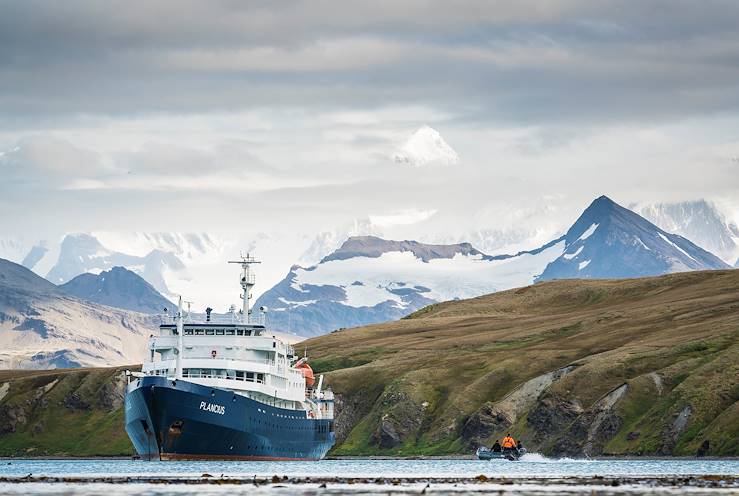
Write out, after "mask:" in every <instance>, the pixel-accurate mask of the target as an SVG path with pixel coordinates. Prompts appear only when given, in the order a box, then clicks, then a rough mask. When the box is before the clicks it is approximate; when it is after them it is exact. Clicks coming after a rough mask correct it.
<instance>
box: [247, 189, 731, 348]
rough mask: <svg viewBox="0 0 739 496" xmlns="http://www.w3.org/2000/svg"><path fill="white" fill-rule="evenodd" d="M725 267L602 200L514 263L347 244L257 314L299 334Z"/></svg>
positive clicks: (359, 240) (359, 241)
mask: <svg viewBox="0 0 739 496" xmlns="http://www.w3.org/2000/svg"><path fill="white" fill-rule="evenodd" d="M727 267H728V266H727V265H726V264H725V263H724V262H722V261H721V260H720V259H718V258H717V257H715V256H714V255H712V254H710V253H708V252H706V251H705V250H703V249H701V248H699V247H697V246H695V245H694V244H693V243H691V242H690V241H688V240H686V239H684V238H682V237H680V236H677V235H674V234H669V233H667V232H665V231H663V230H661V229H659V228H658V227H656V226H655V225H653V224H651V223H650V222H648V221H647V220H645V219H643V218H641V217H639V216H638V215H637V214H635V213H634V212H631V211H630V210H627V209H625V208H623V207H621V206H619V205H618V204H616V203H615V202H613V201H612V200H610V199H609V198H607V197H605V196H603V197H600V198H598V199H596V200H595V201H593V203H592V204H591V205H590V206H589V207H588V208H587V209H586V210H585V211H584V212H583V214H582V215H581V216H580V218H579V219H578V220H577V221H576V222H575V223H574V224H573V225H572V227H571V228H570V229H569V230H568V231H567V233H566V234H565V235H564V236H563V237H561V238H557V239H554V240H552V241H550V242H549V243H546V244H544V245H542V246H541V247H539V248H537V249H535V250H527V251H521V252H519V253H516V254H515V255H496V256H490V255H486V254H484V253H482V252H480V251H479V250H477V249H476V248H474V247H473V246H472V245H470V244H469V243H458V244H451V245H431V244H424V243H419V242H416V241H388V240H384V239H381V238H378V237H373V236H358V237H352V238H349V239H348V240H347V241H346V242H345V243H344V244H343V245H342V246H341V247H339V248H338V249H337V250H335V251H334V252H333V253H331V254H329V255H327V256H326V257H324V258H323V259H322V260H321V261H320V262H319V263H317V264H315V265H313V266H310V267H301V266H297V265H296V266H293V267H292V268H291V269H290V272H289V273H288V275H287V277H285V279H283V280H282V281H281V282H279V283H278V284H277V285H275V286H274V287H273V288H271V289H270V290H268V291H267V292H265V293H264V294H263V295H262V296H261V297H260V298H259V299H258V300H257V302H256V306H257V307H259V306H266V307H268V308H269V314H268V315H269V317H268V318H269V324H270V326H272V327H274V328H276V329H278V330H281V331H287V332H294V333H297V334H299V335H303V336H311V335H316V334H322V333H325V332H329V331H331V330H333V329H338V328H343V327H353V326H359V325H367V324H372V323H377V322H385V321H389V320H392V319H397V318H400V317H403V316H405V315H408V314H409V313H411V312H414V311H416V310H418V309H420V308H422V307H423V306H426V305H428V304H431V303H435V302H440V301H447V300H453V299H458V298H471V297H474V296H479V295H482V294H486V293H492V292H495V291H501V290H505V289H509V288H514V287H520V286H525V285H527V284H531V283H533V282H535V281H544V280H548V279H562V278H623V277H640V276H649V275H659V274H666V273H670V272H679V271H687V270H703V269H722V268H727Z"/></svg>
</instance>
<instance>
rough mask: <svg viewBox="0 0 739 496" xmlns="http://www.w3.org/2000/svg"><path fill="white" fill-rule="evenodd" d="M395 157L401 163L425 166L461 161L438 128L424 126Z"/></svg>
mask: <svg viewBox="0 0 739 496" xmlns="http://www.w3.org/2000/svg"><path fill="white" fill-rule="evenodd" d="M393 159H394V160H395V162H397V163H400V164H408V165H412V166H413V167H424V166H426V165H454V164H456V163H458V162H459V155H457V152H455V151H454V149H453V148H452V147H451V146H449V144H448V143H447V142H446V141H444V138H442V137H441V134H439V132H438V131H437V130H436V129H434V128H432V127H429V126H422V127H421V128H419V129H418V130H417V131H416V132H415V133H413V135H411V137H410V138H408V140H407V141H406V142H405V143H403V145H402V146H401V147H400V150H398V152H397V153H395V155H394V156H393Z"/></svg>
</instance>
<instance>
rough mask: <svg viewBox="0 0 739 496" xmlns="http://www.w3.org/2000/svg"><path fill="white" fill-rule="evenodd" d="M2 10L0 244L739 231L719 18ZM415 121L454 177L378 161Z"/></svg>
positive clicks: (728, 69) (234, 8)
mask: <svg viewBox="0 0 739 496" xmlns="http://www.w3.org/2000/svg"><path fill="white" fill-rule="evenodd" d="M0 10H1V12H2V14H1V15H0V153H2V155H1V156H0V174H2V182H0V212H2V216H1V218H0V227H1V228H2V229H3V236H5V237H7V236H13V235H18V236H24V237H29V236H30V237H38V238H43V237H44V236H54V235H58V234H59V233H61V232H69V231H94V230H108V231H134V230H135V231H147V230H168V231H170V230H171V231H203V230H205V231H214V232H229V231H231V232H237V233H239V236H241V237H244V238H249V237H250V236H252V233H256V232H258V231H262V232H270V231H272V230H281V231H290V232H300V233H303V234H304V235H305V239H306V240H309V239H310V237H311V235H312V233H315V232H316V231H318V230H322V229H328V228H330V227H331V226H334V225H339V224H341V223H344V222H348V221H349V220H351V219H353V218H361V217H366V216H373V218H374V219H380V221H381V222H384V223H386V224H392V225H395V226H396V230H395V231H394V233H396V235H397V236H402V235H403V234H405V232H406V231H404V230H403V229H405V227H400V228H397V226H408V228H407V229H408V230H407V233H408V236H411V235H416V234H417V233H418V228H416V230H415V231H414V228H413V223H416V222H417V221H423V223H422V224H420V225H423V226H424V227H423V228H424V229H432V230H438V231H439V232H443V231H445V230H449V231H452V230H460V229H463V228H467V227H468V226H470V227H503V228H504V227H506V226H510V225H514V224H515V223H517V222H523V221H522V220H521V219H524V218H525V219H527V220H526V222H541V223H552V222H554V223H560V224H561V225H563V226H565V227H566V225H565V224H566V223H567V222H572V221H573V220H574V217H573V216H576V215H577V213H579V212H580V211H581V210H583V209H584V208H585V207H586V206H587V204H588V203H589V202H590V201H591V200H592V199H593V198H595V197H597V196H599V195H601V194H608V195H609V196H611V197H612V198H613V199H614V200H616V201H618V202H620V203H622V204H628V203H630V202H634V201H641V202H652V201H664V200H683V199H695V198H708V199H712V200H715V201H717V202H720V203H721V205H723V206H725V208H726V209H727V212H729V214H730V215H736V216H739V201H738V200H737V199H738V198H739V195H738V193H739V174H738V172H739V29H737V20H738V19H739V2H736V1H731V0H727V1H706V0H703V1H700V2H697V1H694V0H691V1H677V0H669V1H652V2H650V1H643V2H635V1H628V2H604V1H597V0H583V1H578V0H561V1H554V0H547V1H541V2H533V1H529V2H524V1H521V0H514V1H500V2H495V1H491V0H483V1H479V2H476V1H457V2H448V1H447V2H421V1H402V2H399V1H397V0H393V1H386V2H385V1H379V2H378V1H374V2H366V1H364V2H348V1H340V2H321V1H312V2H244V1H220V2H217V1H212V0H210V1H203V2H197V1H183V0H177V1H171V2H169V1H152V0H147V1H142V2H135V1H129V2H99V1H74V0H67V1H63V2H56V1H46V2H40V1H32V0H23V1H4V2H0ZM423 125H428V126H431V127H433V128H434V129H436V130H438V131H439V133H440V134H441V135H442V136H443V138H444V140H445V141H446V142H447V143H448V144H449V145H450V146H451V147H452V148H453V149H454V150H455V151H456V153H457V154H458V156H459V161H458V162H456V163H453V164H447V165H446V166H444V165H439V164H431V165H428V166H421V167H414V166H412V165H409V164H406V163H400V162H397V161H395V160H393V159H392V157H393V156H394V154H395V153H396V151H397V150H398V148H399V147H400V146H401V145H402V143H403V142H404V140H406V139H407V138H408V137H409V136H410V135H411V134H412V133H413V132H414V131H415V130H416V129H418V128H419V127H421V126H423ZM534 218H535V219H536V220H534V221H532V220H531V219H534ZM429 219H431V220H433V219H438V222H435V223H433V222H431V223H429ZM306 243H307V241H306ZM281 270H282V269H281Z"/></svg>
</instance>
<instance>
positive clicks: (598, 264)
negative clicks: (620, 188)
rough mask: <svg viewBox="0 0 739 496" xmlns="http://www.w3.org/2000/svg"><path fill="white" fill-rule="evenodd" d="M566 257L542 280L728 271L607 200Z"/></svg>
mask: <svg viewBox="0 0 739 496" xmlns="http://www.w3.org/2000/svg"><path fill="white" fill-rule="evenodd" d="M565 246H566V248H565V253H563V254H562V256H561V257H559V258H557V260H555V261H553V262H552V263H551V264H549V265H548V266H547V268H546V270H544V272H543V274H542V275H541V277H540V278H539V280H547V279H571V278H601V279H603V278H623V277H642V276H651V275H658V274H667V273H670V272H683V271H688V270H703V269H722V268H728V265H726V264H725V263H724V262H723V261H722V260H720V259H719V258H718V257H716V256H715V255H713V254H711V253H709V252H707V251H706V250H704V249H702V248H700V247H698V246H696V245H695V244H693V243H692V242H690V241H688V240H687V239H685V238H683V237H682V236H678V235H676V234H670V233H668V232H666V231H663V230H662V229H660V228H658V227H657V226H655V225H654V224H652V223H651V222H649V221H647V220H646V219H644V218H643V217H641V216H639V215H638V214H636V213H635V212H633V211H631V210H628V209H626V208H624V207H622V206H620V205H618V204H617V203H615V202H614V201H612V200H611V199H610V198H608V197H605V196H601V197H600V198H597V199H596V200H595V201H593V203H592V204H590V206H589V207H588V208H587V209H586V210H585V212H583V214H582V215H581V216H580V218H579V219H578V220H577V221H576V222H575V224H573V226H572V227H571V228H570V229H569V230H568V231H567V234H566V235H565Z"/></svg>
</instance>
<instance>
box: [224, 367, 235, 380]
mask: <svg viewBox="0 0 739 496" xmlns="http://www.w3.org/2000/svg"><path fill="white" fill-rule="evenodd" d="M226 377H227V378H228V379H236V371H235V370H231V369H227V370H226Z"/></svg>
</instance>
